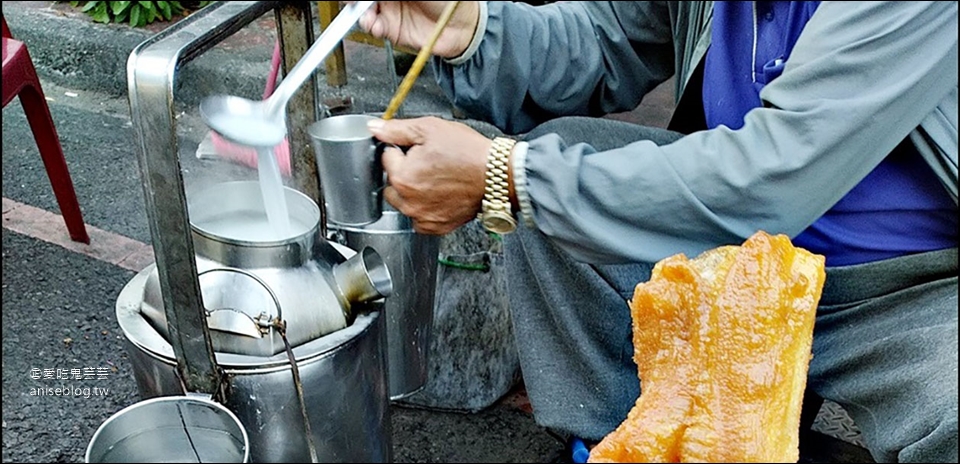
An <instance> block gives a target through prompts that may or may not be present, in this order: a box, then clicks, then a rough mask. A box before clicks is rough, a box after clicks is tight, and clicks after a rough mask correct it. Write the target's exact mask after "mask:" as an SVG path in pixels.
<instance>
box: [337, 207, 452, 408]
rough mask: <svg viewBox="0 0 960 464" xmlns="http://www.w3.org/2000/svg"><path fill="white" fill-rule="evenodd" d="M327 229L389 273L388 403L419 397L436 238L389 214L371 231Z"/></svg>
mask: <svg viewBox="0 0 960 464" xmlns="http://www.w3.org/2000/svg"><path fill="white" fill-rule="evenodd" d="M328 227H329V228H330V231H331V232H332V233H333V235H334V236H335V237H336V238H337V240H338V241H340V242H341V243H343V244H345V245H346V246H348V247H350V248H354V249H363V248H367V247H369V248H372V249H375V250H377V252H378V253H380V256H381V257H382V258H383V261H384V263H385V264H386V266H387V268H388V269H389V271H390V276H391V278H392V279H393V282H394V288H393V294H392V295H391V296H390V298H387V300H386V311H385V317H386V319H387V322H386V330H387V358H388V362H387V366H388V369H389V373H390V374H389V377H388V378H389V380H390V399H392V400H398V399H402V398H405V397H407V396H410V395H413V394H414V393H417V392H418V391H420V390H421V389H422V388H423V387H424V385H426V382H427V372H428V367H429V365H428V363H427V361H428V353H429V352H430V336H431V331H432V328H433V305H434V299H435V296H436V289H437V257H438V255H439V253H440V238H439V237H437V236H431V235H422V234H418V233H416V232H415V231H414V230H413V225H412V223H411V221H410V218H408V217H406V216H404V215H403V214H401V213H399V212H397V211H395V210H390V209H385V210H384V211H383V215H382V216H381V218H380V219H379V220H378V221H377V222H375V223H373V224H370V225H366V226H359V227H349V226H343V225H335V224H332V223H331V224H328Z"/></svg>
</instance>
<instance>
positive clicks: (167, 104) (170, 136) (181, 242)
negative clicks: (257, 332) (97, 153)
mask: <svg viewBox="0 0 960 464" xmlns="http://www.w3.org/2000/svg"><path fill="white" fill-rule="evenodd" d="M280 4H281V2H217V3H215V4H213V5H210V6H208V7H206V8H204V9H202V10H200V11H198V12H196V13H194V14H193V15H191V16H190V17H188V18H186V19H184V20H183V21H180V22H178V23H177V24H175V25H173V26H171V27H170V28H168V29H166V30H164V31H163V32H160V33H159V34H157V35H155V36H153V37H151V38H150V39H148V40H146V41H145V42H143V43H141V44H140V45H138V46H137V48H135V49H134V50H133V52H131V54H130V58H129V59H128V60H127V86H128V92H129V99H130V116H131V119H132V122H133V129H134V134H135V140H136V150H137V154H138V156H137V158H138V161H139V164H140V173H141V180H142V183H143V191H144V200H145V201H146V205H147V216H148V222H149V224H150V234H151V237H152V239H153V249H154V255H155V256H156V262H157V268H158V272H159V278H160V289H161V292H162V294H163V300H164V308H165V311H166V316H167V323H168V325H169V331H170V340H169V341H170V343H171V345H172V346H173V350H174V353H175V354H176V357H177V369H178V371H179V373H180V376H181V378H182V379H183V382H184V384H185V386H186V387H187V389H188V390H189V391H192V392H203V393H209V394H212V395H215V398H216V395H217V394H218V393H219V391H218V390H219V389H220V388H221V386H222V384H221V375H220V373H219V369H218V366H217V363H216V359H215V354H214V350H213V345H212V342H211V338H210V331H209V328H208V327H207V322H206V317H205V312H204V308H203V302H202V300H201V296H200V285H199V281H198V277H197V265H196V257H195V255H194V249H193V239H192V237H191V232H190V221H189V218H188V215H187V206H186V195H185V192H184V185H183V177H182V174H181V171H180V160H179V157H178V155H177V153H178V143H177V132H176V119H175V117H174V94H175V92H176V83H177V78H178V71H179V69H180V67H181V66H182V65H183V64H184V63H187V62H189V61H191V60H193V59H194V58H196V57H197V56H200V55H201V54H203V53H204V52H206V51H207V50H209V49H210V48H212V47H213V46H214V45H216V44H217V43H219V42H221V41H223V40H224V39H226V38H227V37H229V36H231V35H233V34H234V33H236V32H237V31H239V30H240V29H242V28H243V27H244V26H246V25H247V24H250V23H251V22H253V21H255V20H256V19H257V18H259V17H260V16H262V15H263V14H265V13H267V12H268V11H270V10H272V9H274V8H276V7H278V6H279V5H280ZM281 40H282V37H281Z"/></svg>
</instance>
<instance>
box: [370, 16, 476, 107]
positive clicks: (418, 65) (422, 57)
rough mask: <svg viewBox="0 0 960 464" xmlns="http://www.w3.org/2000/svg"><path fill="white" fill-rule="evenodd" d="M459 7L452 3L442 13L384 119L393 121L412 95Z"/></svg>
mask: <svg viewBox="0 0 960 464" xmlns="http://www.w3.org/2000/svg"><path fill="white" fill-rule="evenodd" d="M459 5H460V2H450V3H448V4H447V7H446V8H444V10H443V12H442V13H440V18H439V19H438V20H437V26H436V27H435V28H434V30H433V35H431V36H430V40H428V41H427V43H426V44H425V45H424V46H423V48H421V49H420V53H417V59H416V60H414V62H413V65H412V66H410V70H409V71H407V75H406V77H404V78H403V82H401V83H400V86H399V87H397V92H396V93H395V94H394V95H393V99H391V100H390V104H389V105H387V111H385V112H384V113H383V119H393V115H394V114H395V113H396V112H397V109H398V108H400V104H402V103H403V100H404V99H405V98H407V94H408V93H410V89H412V88H413V83H414V82H416V80H417V76H419V75H420V71H422V70H423V67H424V65H426V64H427V60H428V59H429V58H430V53H431V52H432V51H433V46H434V45H436V43H437V39H439V38H440V33H441V32H443V29H444V28H445V27H446V26H447V23H448V22H450V18H452V17H453V12H454V10H456V9H457V6H459Z"/></svg>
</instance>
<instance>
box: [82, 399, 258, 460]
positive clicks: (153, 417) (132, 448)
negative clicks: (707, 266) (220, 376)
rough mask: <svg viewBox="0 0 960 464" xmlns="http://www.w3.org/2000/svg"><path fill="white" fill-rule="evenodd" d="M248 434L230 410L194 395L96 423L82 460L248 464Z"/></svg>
mask: <svg viewBox="0 0 960 464" xmlns="http://www.w3.org/2000/svg"><path fill="white" fill-rule="evenodd" d="M249 442H250V441H249V438H248V437H247V432H246V430H245V429H244V427H243V424H241V423H240V420H239V419H237V416H235V415H234V414H233V413H232V412H230V410H229V409H227V408H225V407H223V406H222V405H220V404H217V403H216V402H213V401H211V400H209V399H205V398H202V397H196V396H168V397H163V398H154V399H149V400H146V401H141V402H139V403H136V404H134V405H132V406H128V407H127V408H124V409H123V410H121V411H120V412H118V413H116V414H114V415H113V416H111V417H110V418H109V419H107V421H106V422H104V423H103V424H101V425H100V428H98V429H97V432H96V433H95V434H94V435H93V439H92V440H91V441H90V444H89V445H88V446H87V454H86V462H89V463H93V462H247V461H248V458H249V456H250V454H249V449H250V448H249Z"/></svg>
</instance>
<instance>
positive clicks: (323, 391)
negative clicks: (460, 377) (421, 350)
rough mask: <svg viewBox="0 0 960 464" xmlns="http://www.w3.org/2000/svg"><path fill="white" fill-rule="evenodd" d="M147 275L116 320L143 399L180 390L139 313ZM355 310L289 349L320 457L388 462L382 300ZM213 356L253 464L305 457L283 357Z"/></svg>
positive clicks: (125, 294) (127, 293) (170, 361)
mask: <svg viewBox="0 0 960 464" xmlns="http://www.w3.org/2000/svg"><path fill="white" fill-rule="evenodd" d="M336 247H337V248H338V251H339V250H341V249H342V247H340V246H339V245H336ZM341 252H342V251H341ZM149 272H150V270H149V269H146V270H144V271H141V272H140V273H139V274H137V275H136V276H135V277H134V278H133V279H131V280H130V282H128V283H127V285H126V286H125V287H124V288H123V290H122V291H121V293H120V296H119V298H118V299H117V307H116V313H117V320H118V321H119V323H120V327H121V330H122V331H123V334H124V337H125V338H126V339H127V341H128V353H129V354H130V361H131V364H132V365H133V367H134V374H135V377H136V380H137V386H138V388H139V391H140V394H141V396H142V397H144V398H153V397H158V396H168V395H182V394H183V388H182V387H181V384H180V383H179V381H178V379H177V374H176V369H175V360H174V356H173V350H172V348H171V346H170V344H169V343H167V342H166V341H165V340H164V339H163V337H162V336H161V335H160V333H159V332H157V330H155V329H154V328H153V326H151V325H150V324H149V323H148V322H147V321H146V319H145V318H144V316H143V315H142V314H141V313H140V305H141V303H142V298H141V295H142V294H143V289H144V286H145V285H146V281H147V277H148V275H149ZM358 310H359V314H358V315H357V318H356V320H355V321H354V322H353V324H351V325H350V326H348V327H346V328H344V329H343V330H338V331H336V332H333V333H331V334H329V335H326V336H323V337H320V338H317V339H314V340H312V341H310V342H308V343H305V344H303V345H300V346H298V347H295V348H293V354H294V357H295V358H296V360H297V366H298V368H299V370H300V376H301V380H302V382H303V386H304V395H305V400H306V404H307V413H308V417H309V420H310V427H311V431H312V435H313V437H314V442H315V443H316V444H317V454H318V457H319V460H320V462H389V461H391V459H392V456H391V452H392V451H391V450H392V443H391V438H390V427H389V426H390V409H389V400H388V386H387V371H386V359H385V349H386V347H385V343H386V340H385V337H384V335H385V334H384V329H385V326H384V322H385V321H384V318H383V317H382V311H383V302H382V301H377V302H373V303H369V304H366V305H364V307H363V308H358ZM216 356H217V362H218V363H219V365H220V366H222V367H223V369H224V371H225V374H226V378H227V379H228V382H229V386H228V387H229V388H227V392H228V393H227V395H226V397H225V399H224V402H223V404H224V405H225V406H226V407H227V408H228V409H230V410H231V411H233V412H234V413H235V414H236V416H237V418H238V419H239V420H240V422H241V423H242V424H243V425H244V427H245V428H246V431H247V433H248V435H249V440H250V447H249V448H250V460H251V462H307V461H308V460H309V453H308V449H307V446H306V440H305V439H304V426H303V420H302V419H301V416H300V411H299V408H298V407H296V406H295V404H296V399H295V398H296V393H295V390H294V384H293V379H292V373H291V370H290V362H289V361H288V359H287V355H286V354H284V353H280V354H277V355H274V356H246V355H237V354H230V353H217V354H216Z"/></svg>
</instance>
